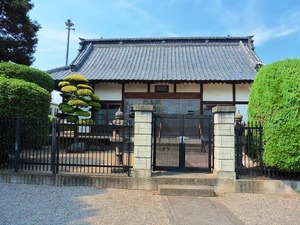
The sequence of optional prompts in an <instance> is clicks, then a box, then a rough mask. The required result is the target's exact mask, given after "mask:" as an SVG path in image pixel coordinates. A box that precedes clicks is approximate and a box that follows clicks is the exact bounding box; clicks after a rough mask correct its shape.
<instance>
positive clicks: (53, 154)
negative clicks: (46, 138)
mask: <svg viewBox="0 0 300 225" xmlns="http://www.w3.org/2000/svg"><path fill="white" fill-rule="evenodd" d="M56 130H57V119H54V120H53V121H52V130H51V171H52V174H57V171H56V166H55V165H56V163H57V162H56V148H57V146H56V145H57V141H56V138H57V137H56Z"/></svg>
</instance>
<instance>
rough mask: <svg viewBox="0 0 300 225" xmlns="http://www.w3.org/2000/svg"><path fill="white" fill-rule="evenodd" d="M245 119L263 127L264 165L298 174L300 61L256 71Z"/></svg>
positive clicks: (299, 163)
mask: <svg viewBox="0 0 300 225" xmlns="http://www.w3.org/2000/svg"><path fill="white" fill-rule="evenodd" d="M248 117H249V120H250V121H254V122H261V123H262V125H263V128H264V136H263V143H264V152H263V161H264V162H265V163H266V165H267V166H270V167H274V168H277V169H279V170H283V171H300V59H294V60H291V59H289V60H284V61H279V62H276V63H273V64H270V65H267V66H264V67H262V68H261V69H260V70H259V72H258V74H257V76H256V78H255V80H254V83H253V86H252V89H251V92H250V100H249V106H248Z"/></svg>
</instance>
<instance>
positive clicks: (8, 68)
mask: <svg viewBox="0 0 300 225" xmlns="http://www.w3.org/2000/svg"><path fill="white" fill-rule="evenodd" d="M0 74H5V75H6V76H7V77H9V78H17V79H21V80H24V81H27V82H31V83H35V84H37V85H38V86H40V87H42V88H44V89H46V90H47V91H48V92H52V91H53V88H54V81H53V79H52V77H51V76H50V75H49V74H48V73H46V72H44V71H42V70H39V69H35V68H32V67H28V66H25V65H19V64H14V63H9V62H3V63H0Z"/></svg>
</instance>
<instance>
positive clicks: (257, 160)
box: [235, 122, 300, 180]
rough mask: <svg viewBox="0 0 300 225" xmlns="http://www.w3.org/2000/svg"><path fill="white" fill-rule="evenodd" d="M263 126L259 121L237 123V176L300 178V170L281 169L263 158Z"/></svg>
mask: <svg viewBox="0 0 300 225" xmlns="http://www.w3.org/2000/svg"><path fill="white" fill-rule="evenodd" d="M263 151H264V149H263V127H262V126H261V124H258V123H250V122H249V123H247V124H245V123H240V122H237V123H236V125H235V168H236V175H237V178H247V177H256V178H261V179H292V180H300V172H287V171H280V170H278V169H276V168H271V167H268V166H267V165H266V164H265V163H264V160H263Z"/></svg>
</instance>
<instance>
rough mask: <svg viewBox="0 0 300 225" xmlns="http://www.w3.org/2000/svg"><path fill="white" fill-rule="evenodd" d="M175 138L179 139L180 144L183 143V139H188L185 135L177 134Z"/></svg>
mask: <svg viewBox="0 0 300 225" xmlns="http://www.w3.org/2000/svg"><path fill="white" fill-rule="evenodd" d="M177 139H178V140H179V143H180V144H183V143H185V140H188V139H190V138H189V137H186V136H179V137H177Z"/></svg>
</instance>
